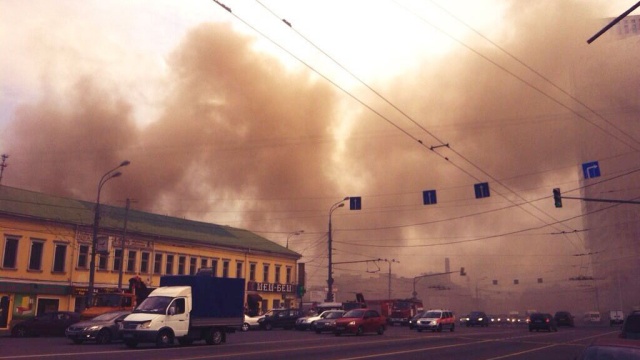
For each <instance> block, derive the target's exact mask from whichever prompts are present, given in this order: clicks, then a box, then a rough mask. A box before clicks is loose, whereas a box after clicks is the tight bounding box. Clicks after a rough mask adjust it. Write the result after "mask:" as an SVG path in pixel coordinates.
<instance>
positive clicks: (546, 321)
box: [529, 313, 558, 332]
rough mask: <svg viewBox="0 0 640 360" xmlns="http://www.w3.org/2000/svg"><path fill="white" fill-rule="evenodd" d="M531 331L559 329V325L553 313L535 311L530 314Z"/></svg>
mask: <svg viewBox="0 0 640 360" xmlns="http://www.w3.org/2000/svg"><path fill="white" fill-rule="evenodd" d="M529 320H530V321H529V331H533V330H535V331H540V330H547V331H549V332H551V331H558V326H557V324H556V321H555V319H554V318H553V316H551V314H547V313H533V314H531V315H529Z"/></svg>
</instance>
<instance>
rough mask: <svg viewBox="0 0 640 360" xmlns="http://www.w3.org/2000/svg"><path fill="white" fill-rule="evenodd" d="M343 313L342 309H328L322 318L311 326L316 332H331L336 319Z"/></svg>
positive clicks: (334, 327)
mask: <svg viewBox="0 0 640 360" xmlns="http://www.w3.org/2000/svg"><path fill="white" fill-rule="evenodd" d="M344 313H345V311H344V310H330V312H329V313H328V314H327V315H326V316H325V317H324V318H322V319H320V320H317V321H316V323H315V326H314V327H313V328H314V330H315V332H316V334H320V333H322V332H333V331H334V330H335V329H336V319H339V318H341V317H342V315H344Z"/></svg>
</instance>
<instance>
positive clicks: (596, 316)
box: [583, 311, 602, 323]
mask: <svg viewBox="0 0 640 360" xmlns="http://www.w3.org/2000/svg"><path fill="white" fill-rule="evenodd" d="M583 320H584V322H586V323H600V321H602V319H601V318H600V312H599V311H587V312H586V313H584V318H583Z"/></svg>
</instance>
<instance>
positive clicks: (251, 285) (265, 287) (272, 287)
mask: <svg viewBox="0 0 640 360" xmlns="http://www.w3.org/2000/svg"><path fill="white" fill-rule="evenodd" d="M247 290H248V291H260V292H272V293H294V292H295V291H296V285H294V284H276V283H263V282H255V281H249V282H248V283H247Z"/></svg>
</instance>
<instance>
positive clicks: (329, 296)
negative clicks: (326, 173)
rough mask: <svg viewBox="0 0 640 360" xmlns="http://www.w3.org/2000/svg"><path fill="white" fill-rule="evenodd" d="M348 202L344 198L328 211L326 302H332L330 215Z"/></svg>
mask: <svg viewBox="0 0 640 360" xmlns="http://www.w3.org/2000/svg"><path fill="white" fill-rule="evenodd" d="M347 200H349V197H348V196H347V197H345V198H344V199H342V200H340V201H338V202H337V203H335V204H333V205H331V208H330V209H329V234H328V242H329V267H328V270H327V273H328V274H327V299H326V301H327V302H331V301H333V271H332V270H333V269H332V268H333V254H332V252H333V251H332V235H331V233H332V227H331V214H332V213H333V211H334V210H336V209H338V208H341V207H343V206H344V202H345V201H347Z"/></svg>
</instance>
